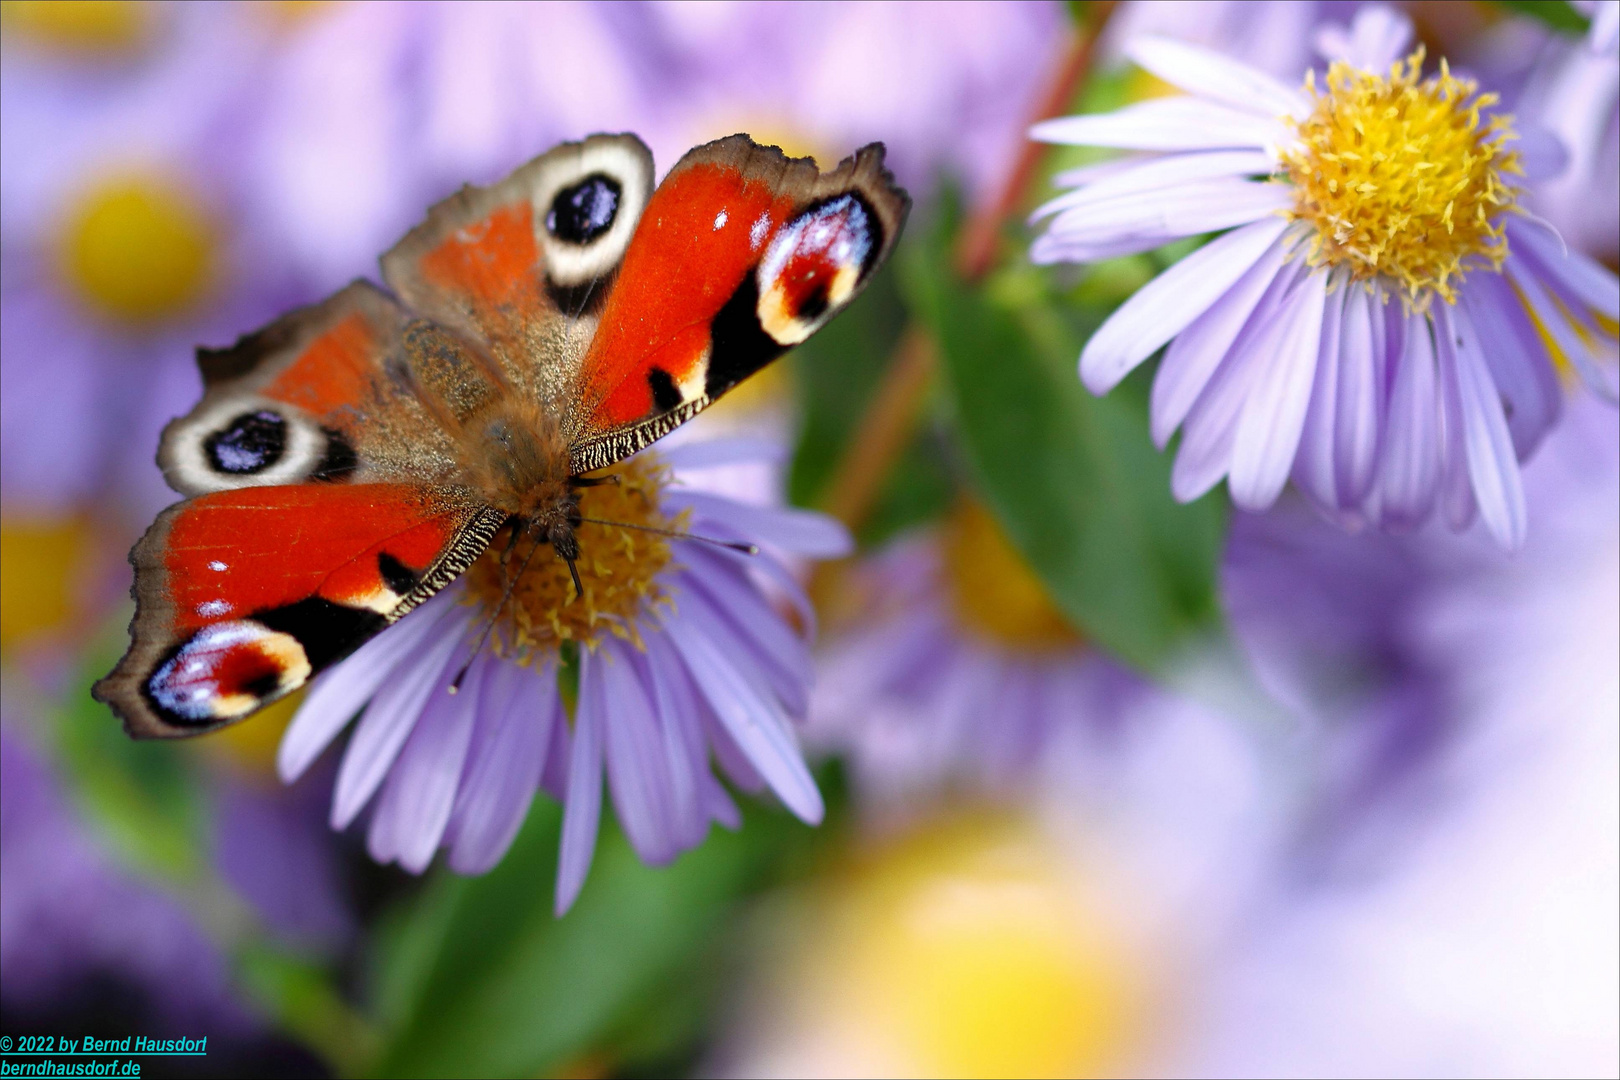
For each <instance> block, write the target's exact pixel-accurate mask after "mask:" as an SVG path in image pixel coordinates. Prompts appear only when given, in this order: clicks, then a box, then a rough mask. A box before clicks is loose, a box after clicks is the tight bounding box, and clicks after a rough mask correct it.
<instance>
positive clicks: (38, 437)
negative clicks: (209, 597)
mask: <svg viewBox="0 0 1620 1080" xmlns="http://www.w3.org/2000/svg"><path fill="white" fill-rule="evenodd" d="M143 10H145V12H146V14H145V15H144V16H143V17H144V18H145V19H146V20H147V21H148V22H150V23H151V25H150V27H149V28H148V30H147V32H145V33H144V34H142V35H140V36H137V37H135V38H132V39H131V40H130V41H128V42H127V43H126V44H125V45H124V51H123V53H121V54H115V55H110V56H101V57H99V58H96V59H88V58H84V57H77V56H69V55H63V54H62V53H61V52H60V51H52V50H51V49H50V48H48V47H47V46H46V45H45V44H42V43H40V42H38V41H36V40H35V39H34V38H32V37H31V36H30V35H29V34H28V33H27V32H24V31H19V32H16V33H13V32H12V29H11V27H10V24H8V32H7V37H6V43H5V44H6V47H5V50H4V53H3V59H0V128H3V130H4V134H5V141H6V154H5V156H4V159H3V163H0V192H3V194H0V251H3V254H4V260H3V268H4V269H3V274H0V311H3V316H4V317H3V319H0V333H3V342H0V383H3V393H0V407H3V410H4V411H3V425H0V430H3V455H0V461H3V465H0V490H3V494H4V498H5V502H6V505H7V507H8V508H9V509H21V510H27V511H30V512H36V513H37V512H61V511H62V510H64V509H70V508H73V507H76V506H78V507H82V506H84V505H85V504H87V503H92V502H94V503H96V504H97V505H98V507H99V508H101V509H103V510H108V509H111V510H113V511H115V512H116V511H119V510H122V511H124V512H127V513H129V515H130V516H131V517H132V518H139V517H144V516H146V514H147V513H149V512H150V511H151V510H153V509H155V508H156V507H158V506H161V505H163V503H165V502H168V501H170V500H171V498H172V496H171V495H170V494H169V493H168V492H167V491H166V489H165V488H164V486H163V484H162V480H161V477H160V476H159V473H158V470H157V468H156V465H155V464H154V463H153V460H152V458H153V453H152V448H153V447H155V446H156V439H157V433H158V431H159V429H160V428H161V426H162V424H163V423H164V422H166V421H167V420H168V419H169V418H170V417H172V416H173V415H175V414H176V413H179V412H181V411H183V409H184V406H185V405H186V403H187V402H188V401H190V400H191V399H192V398H194V397H195V394H196V390H197V386H198V379H197V375H196V373H195V369H194V366H193V363H192V359H191V352H192V348H193V346H194V345H195V344H197V343H198V342H199V341H224V340H227V339H228V338H230V337H231V336H233V335H234V334H235V333H236V332H237V331H239V330H240V329H241V328H242V327H243V326H250V325H253V324H254V323H255V322H258V321H262V320H263V319H265V318H266V317H268V316H269V315H271V314H273V313H274V312H275V311H276V310H277V309H278V308H279V307H281V306H282V305H283V304H284V303H286V302H288V301H289V300H294V299H298V298H299V295H298V294H297V293H296V290H289V288H288V286H287V285H286V283H285V281H284V279H283V277H282V275H281V273H280V267H279V264H280V263H281V262H282V260H281V259H280V258H279V257H278V256H277V254H276V245H275V244H274V243H273V240H272V238H271V237H269V236H267V235H266V234H265V232H264V231H263V229H262V228H260V227H259V225H258V220H259V219H258V218H257V217H256V215H255V214H254V213H253V208H252V207H251V205H249V204H248V203H247V202H246V201H245V193H244V188H243V179H244V177H243V173H242V167H243V164H244V162H245V158H246V150H247V148H248V145H249V143H248V139H249V134H250V132H251V129H252V126H253V125H252V118H253V115H254V111H255V108H256V103H257V100H258V93H259V87H260V84H261V82H262V75H263V72H264V69H265V65H266V63H267V61H268V60H269V58H270V55H271V53H272V51H273V47H274V45H275V43H276V40H277V38H276V35H275V33H274V30H275V27H274V26H272V25H271V24H270V23H269V22H268V17H267V16H266V14H265V13H263V12H260V11H257V10H255V9H252V8H247V7H243V8H238V7H236V6H234V5H175V6H173V7H157V6H153V7H152V8H150V9H143Z"/></svg>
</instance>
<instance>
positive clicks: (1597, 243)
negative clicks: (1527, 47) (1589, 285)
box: [1516, 0, 1620, 263]
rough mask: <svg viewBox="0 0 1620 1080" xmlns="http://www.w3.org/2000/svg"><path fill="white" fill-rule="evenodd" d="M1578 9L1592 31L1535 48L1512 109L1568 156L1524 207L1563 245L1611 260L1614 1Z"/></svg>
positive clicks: (1616, 188)
mask: <svg viewBox="0 0 1620 1080" xmlns="http://www.w3.org/2000/svg"><path fill="white" fill-rule="evenodd" d="M1582 6H1584V8H1585V10H1586V11H1587V13H1588V14H1589V15H1590V17H1591V19H1592V28H1591V30H1590V31H1588V32H1587V35H1586V37H1585V39H1583V40H1580V41H1571V40H1569V39H1568V38H1565V37H1563V36H1561V35H1552V36H1551V37H1550V39H1549V40H1548V41H1547V42H1546V43H1545V44H1543V45H1542V46H1541V48H1540V49H1539V50H1538V52H1539V55H1538V56H1537V59H1536V63H1535V66H1534V67H1533V68H1531V70H1530V73H1529V76H1528V79H1527V81H1526V85H1525V88H1524V91H1523V93H1522V94H1521V96H1520V98H1519V100H1518V101H1517V103H1516V108H1517V109H1518V111H1519V112H1520V113H1521V114H1522V115H1524V116H1527V117H1531V118H1533V119H1534V120H1535V121H1536V122H1537V123H1539V124H1541V125H1542V126H1543V127H1545V128H1546V129H1547V130H1549V131H1551V132H1553V133H1554V134H1555V135H1557V136H1558V137H1559V139H1561V140H1562V141H1563V144H1564V146H1565V148H1566V149H1567V150H1568V152H1569V164H1568V167H1567V168H1565V169H1564V171H1563V172H1562V173H1561V174H1560V175H1558V176H1556V177H1552V178H1550V179H1548V180H1547V181H1546V182H1544V183H1542V184H1540V185H1538V186H1537V188H1536V190H1535V192H1534V193H1532V194H1531V196H1530V198H1529V200H1528V202H1529V205H1530V207H1531V208H1532V209H1533V210H1535V212H1536V213H1538V214H1540V215H1541V216H1542V217H1544V218H1546V219H1547V220H1548V221H1550V222H1551V223H1552V224H1553V225H1554V226H1555V227H1556V228H1557V229H1558V231H1559V233H1560V234H1561V235H1562V236H1563V237H1564V239H1565V240H1567V241H1568V242H1569V243H1571V244H1573V245H1575V246H1576V247H1578V248H1580V249H1582V250H1583V251H1585V252H1587V253H1588V254H1590V255H1592V256H1594V257H1596V258H1600V259H1605V260H1608V261H1609V262H1611V263H1612V262H1613V261H1614V259H1615V257H1616V256H1617V255H1620V40H1617V39H1620V30H1617V23H1620V0H1600V2H1598V3H1590V2H1589V3H1587V4H1585V5H1582Z"/></svg>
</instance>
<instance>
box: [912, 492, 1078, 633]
mask: <svg viewBox="0 0 1620 1080" xmlns="http://www.w3.org/2000/svg"><path fill="white" fill-rule="evenodd" d="M944 539H945V543H944V549H945V550H944V555H945V578H946V582H947V583H948V586H949V588H950V596H951V605H952V608H953V609H954V610H955V612H956V615H957V620H958V621H959V622H960V623H961V624H962V626H963V627H964V628H965V629H966V630H968V631H969V632H970V633H972V634H975V635H977V636H979V637H982V638H987V639H989V640H990V641H992V642H996V643H998V644H1002V645H1007V646H1011V647H1015V648H1021V649H1065V648H1073V647H1075V646H1076V645H1078V644H1079V643H1080V640H1081V639H1080V635H1079V634H1078V633H1076V632H1075V630H1074V627H1072V626H1071V625H1070V624H1069V621H1068V620H1067V619H1065V618H1064V617H1063V614H1062V612H1060V611H1058V609H1057V608H1056V607H1055V606H1054V605H1053V604H1052V601H1051V599H1050V598H1049V597H1048V596H1047V593H1046V586H1045V585H1043V584H1041V580H1040V578H1038V577H1036V576H1035V573H1034V571H1032V570H1030V568H1029V564H1028V563H1026V562H1025V561H1024V557H1023V556H1022V555H1020V554H1019V553H1018V551H1017V549H1015V548H1014V547H1013V546H1012V543H1011V541H1009V540H1008V539H1007V536H1006V534H1005V533H1003V532H1002V531H1001V526H1000V525H998V524H997V523H996V519H995V518H994V517H992V516H991V514H990V512H989V511H988V510H986V509H985V508H984V507H983V506H982V505H980V504H979V503H977V502H973V501H970V500H966V499H964V500H962V501H961V502H959V503H958V504H957V506H956V509H955V510H954V511H952V513H951V517H950V520H949V522H948V523H947V525H946V528H945V538H944Z"/></svg>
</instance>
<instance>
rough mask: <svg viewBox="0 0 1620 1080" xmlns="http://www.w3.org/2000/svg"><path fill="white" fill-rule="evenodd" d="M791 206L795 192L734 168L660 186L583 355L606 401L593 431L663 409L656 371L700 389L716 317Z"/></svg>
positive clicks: (587, 386) (690, 171) (684, 396)
mask: <svg viewBox="0 0 1620 1080" xmlns="http://www.w3.org/2000/svg"><path fill="white" fill-rule="evenodd" d="M793 208H794V200H793V198H792V197H791V196H790V195H786V194H782V193H779V192H778V191H777V190H776V187H775V185H773V184H771V183H769V182H767V181H766V180H764V179H754V178H751V177H749V176H748V175H747V174H746V173H744V172H743V171H742V170H741V169H738V168H736V167H733V166H725V165H719V164H709V163H703V164H698V165H694V166H691V167H689V168H687V169H684V170H682V171H680V172H678V173H674V174H672V175H671V176H670V177H669V178H668V179H667V180H665V181H664V183H663V184H661V185H659V187H658V190H657V191H655V192H653V197H652V200H651V201H650V202H649V203H648V204H647V211H646V213H645V214H643V215H642V220H641V227H640V228H639V229H637V230H636V235H635V238H634V239H633V240H631V241H630V249H629V250H628V251H627V252H625V256H624V265H623V267H622V268H621V269H620V271H619V282H618V286H617V288H615V289H614V291H613V295H612V296H611V297H609V298H608V301H607V306H606V307H605V308H604V310H603V313H602V323H601V326H600V327H599V328H598V329H597V332H596V339H595V340H594V341H592V342H591V348H590V351H589V352H588V353H587V354H586V358H585V367H584V370H583V371H582V373H581V376H582V379H583V380H584V382H583V385H582V386H581V391H582V394H583V396H584V400H586V401H587V402H599V404H597V405H596V407H595V408H594V409H593V410H592V412H591V414H590V415H591V420H590V424H591V427H592V428H594V429H596V430H598V431H603V430H611V429H613V428H618V427H623V426H625V425H628V424H634V423H636V422H637V421H640V420H643V419H645V418H647V417H648V416H651V415H652V414H653V413H654V412H657V411H661V410H660V409H658V408H657V406H658V405H659V404H660V403H659V402H658V401H657V400H656V398H655V392H654V388H653V385H652V383H650V382H649V379H648V376H649V374H650V373H651V372H653V371H661V372H663V373H664V375H665V376H667V377H668V380H669V382H670V384H672V385H673V386H674V387H675V388H676V389H677V390H678V391H680V392H681V400H688V399H690V398H695V397H697V396H699V395H701V394H702V387H703V369H704V361H705V359H706V358H707V354H708V350H709V326H710V323H711V322H713V320H714V317H715V315H716V314H717V313H718V312H719V311H720V308H721V307H722V306H723V305H724V304H725V303H726V301H728V300H730V299H731V297H732V295H733V294H735V293H736V291H737V286H738V285H740V284H741V283H742V280H743V278H744V277H745V276H746V275H747V274H748V272H749V271H750V270H752V269H753V267H754V264H755V263H757V262H758V261H759V258H760V255H761V253H762V252H763V251H764V249H765V244H766V242H767V241H768V240H769V239H770V238H771V237H772V236H773V235H774V234H775V233H776V230H777V229H778V228H780V227H781V224H782V222H783V220H784V219H785V218H787V217H788V216H789V215H791V213H792V211H793ZM659 378H660V377H658V376H654V379H659ZM667 394H668V391H667V390H664V389H662V388H661V389H660V391H659V393H658V395H657V396H662V397H664V400H665V402H668V401H670V400H671V399H670V398H669V397H668V396H667ZM676 404H678V402H676ZM664 407H665V408H668V407H669V405H668V404H665V405H664Z"/></svg>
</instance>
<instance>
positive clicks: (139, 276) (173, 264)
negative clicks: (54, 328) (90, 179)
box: [58, 174, 217, 322]
mask: <svg viewBox="0 0 1620 1080" xmlns="http://www.w3.org/2000/svg"><path fill="white" fill-rule="evenodd" d="M216 246H217V240H216V236H215V230H214V226H213V223H212V222H211V221H210V220H209V217H208V214H207V213H206V212H205V211H204V209H203V207H202V205H201V204H200V202H199V201H198V199H197V198H196V196H195V195H194V194H192V193H191V192H189V191H188V190H187V189H186V188H185V187H184V186H183V185H181V184H180V183H178V182H176V181H174V180H171V179H168V178H166V177H163V176H160V175H146V174H125V175H119V176H112V177H107V178H104V179H102V180H100V181H99V182H97V183H95V184H93V185H91V186H90V187H89V188H87V189H86V190H85V191H84V192H82V193H81V194H80V195H79V197H78V198H77V200H76V201H75V202H74V204H73V206H72V207H71V208H70V209H69V211H68V212H67V214H66V217H65V221H64V224H63V227H62V230H61V234H60V237H59V248H58V258H59V261H60V265H61V269H62V273H63V276H64V277H65V278H66V279H67V281H68V283H69V284H70V285H71V286H72V288H73V291H74V292H75V293H76V294H77V295H79V296H80V297H81V298H82V299H83V300H85V301H86V302H87V303H88V304H89V305H90V306H92V307H95V308H97V309H99V310H101V311H103V312H106V313H108V314H111V315H113V316H116V317H118V318H121V319H127V320H130V321H134V322H147V321H152V320H157V319H162V318H165V317H167V316H170V315H174V314H176V313H178V312H180V311H183V310H185V309H186V308H187V307H189V306H191V305H192V304H193V303H195V302H196V301H197V299H198V298H199V297H200V296H201V295H202V294H203V293H204V292H205V291H206V290H207V288H208V286H209V284H210V279H211V277H212V273H213V270H214V264H215V261H216V259H215V255H216V251H215V249H216Z"/></svg>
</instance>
